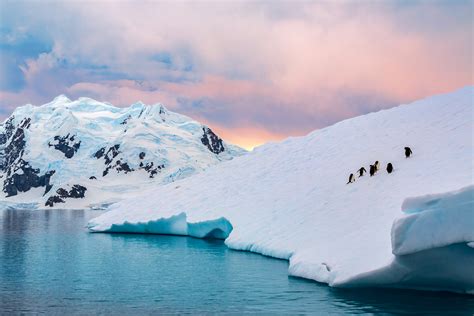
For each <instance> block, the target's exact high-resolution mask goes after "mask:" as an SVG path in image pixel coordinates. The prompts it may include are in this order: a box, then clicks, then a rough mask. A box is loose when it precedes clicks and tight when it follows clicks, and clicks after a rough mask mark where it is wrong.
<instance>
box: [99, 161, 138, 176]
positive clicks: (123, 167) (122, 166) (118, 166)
mask: <svg viewBox="0 0 474 316" xmlns="http://www.w3.org/2000/svg"><path fill="white" fill-rule="evenodd" d="M111 169H115V170H117V172H122V171H123V172H125V174H127V173H129V172H132V171H134V170H133V169H132V168H130V166H129V165H128V163H126V162H121V161H120V160H117V161H116V162H115V165H109V166H108V167H107V168H105V170H104V172H103V173H102V176H103V177H105V176H106V175H108V174H109V170H111Z"/></svg>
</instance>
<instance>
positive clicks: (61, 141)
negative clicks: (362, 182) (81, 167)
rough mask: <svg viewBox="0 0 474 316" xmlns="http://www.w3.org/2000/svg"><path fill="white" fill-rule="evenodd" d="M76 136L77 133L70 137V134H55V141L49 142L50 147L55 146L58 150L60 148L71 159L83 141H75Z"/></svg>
mask: <svg viewBox="0 0 474 316" xmlns="http://www.w3.org/2000/svg"><path fill="white" fill-rule="evenodd" d="M75 138H76V137H75V135H73V136H71V137H69V134H67V135H66V136H64V137H61V136H54V142H53V143H51V142H49V143H48V145H49V147H54V148H55V149H56V150H59V151H60V152H62V153H63V154H64V155H65V156H66V158H68V159H70V158H72V157H74V154H75V153H76V152H77V151H78V150H79V148H80V147H81V141H78V142H75Z"/></svg>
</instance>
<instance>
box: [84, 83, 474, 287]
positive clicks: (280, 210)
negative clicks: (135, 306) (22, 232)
mask: <svg viewBox="0 0 474 316" xmlns="http://www.w3.org/2000/svg"><path fill="white" fill-rule="evenodd" d="M473 96H474V87H466V88H463V89H461V90H458V91H455V92H452V93H447V94H441V95H436V96H432V97H429V98H426V99H422V100H419V101H416V102H413V103H410V104H405V105H400V106H398V107H395V108H392V109H388V110H383V111H379V112H376V113H370V114H368V115H363V116H359V117H356V118H352V119H348V120H345V121H342V122H339V123H337V124H335V125H333V126H330V127H327V128H324V129H321V130H317V131H314V132H312V133H310V134H309V135H307V136H304V137H293V138H288V139H286V140H284V141H282V142H278V143H270V144H266V145H263V146H261V147H258V148H256V149H255V150H253V151H252V152H250V153H248V154H246V155H244V156H241V157H239V158H236V159H233V160H230V161H226V162H223V163H221V164H218V165H214V166H212V167H210V168H208V169H207V170H206V171H205V172H202V173H199V174H196V175H194V176H192V177H189V178H186V179H182V180H179V181H176V182H174V183H170V184H166V185H163V186H159V187H152V188H149V189H148V190H147V191H146V192H144V193H143V195H142V196H138V197H133V198H130V199H125V200H123V201H121V202H119V203H116V204H114V205H111V206H110V207H109V208H108V210H109V211H108V212H106V213H104V214H102V215H101V216H99V217H97V218H94V219H92V220H91V221H90V222H89V224H88V228H89V230H90V231H91V232H130V233H157V234H177V235H189V236H194V237H202V238H205V237H215V238H222V239H225V243H226V245H227V246H228V247H230V248H231V249H236V250H245V251H252V252H256V253H260V254H262V255H266V256H271V257H275V258H280V259H286V260H288V261H289V268H288V271H289V274H290V275H292V276H297V277H303V278H307V279H311V280H315V281H318V282H324V283H327V284H329V285H330V286H335V287H357V286H379V287H400V288H414V289H427V290H447V291H454V292H461V293H470V294H473V293H474V279H473V276H474V264H473V263H474V261H473V260H474V259H473V258H474V248H473V246H472V245H474V235H473V232H474V223H473V219H474V211H473V207H472V205H473V201H474V197H473V184H474V179H473V161H474V159H473V158H474V154H473V153H474V151H473V149H474V148H473ZM405 146H409V147H411V148H412V150H413V155H412V156H411V157H410V158H405V155H404V147H405ZM376 160H378V161H380V164H381V170H379V171H378V172H377V173H376V174H375V175H374V176H373V177H370V176H369V175H365V176H363V177H360V178H359V177H357V178H356V181H355V183H351V184H346V183H347V179H348V176H349V174H350V173H355V171H356V170H358V169H359V168H360V167H361V166H365V168H366V169H368V166H369V164H373V163H374V162H375V161H376ZM388 162H391V163H392V164H393V166H394V172H393V173H391V174H388V173H387V172H386V171H385V166H386V164H387V163H388Z"/></svg>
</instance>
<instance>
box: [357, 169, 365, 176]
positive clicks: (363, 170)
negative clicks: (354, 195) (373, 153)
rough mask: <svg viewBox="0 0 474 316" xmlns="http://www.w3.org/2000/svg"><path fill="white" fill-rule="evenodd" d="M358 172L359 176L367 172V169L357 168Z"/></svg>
mask: <svg viewBox="0 0 474 316" xmlns="http://www.w3.org/2000/svg"><path fill="white" fill-rule="evenodd" d="M357 171H358V172H359V178H360V177H362V176H363V175H364V172H367V170H365V168H364V167H361V168H360V169H359V170H357Z"/></svg>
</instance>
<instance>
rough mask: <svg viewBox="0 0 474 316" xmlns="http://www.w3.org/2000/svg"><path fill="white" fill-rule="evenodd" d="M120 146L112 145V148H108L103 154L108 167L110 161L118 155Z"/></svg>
mask: <svg viewBox="0 0 474 316" xmlns="http://www.w3.org/2000/svg"><path fill="white" fill-rule="evenodd" d="M119 149H120V145H119V144H117V145H114V146H112V147H110V148H109V150H108V151H107V153H106V154H105V164H106V165H108V164H110V163H111V162H112V160H113V159H114V158H115V157H117V156H118V154H120V151H119Z"/></svg>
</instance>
